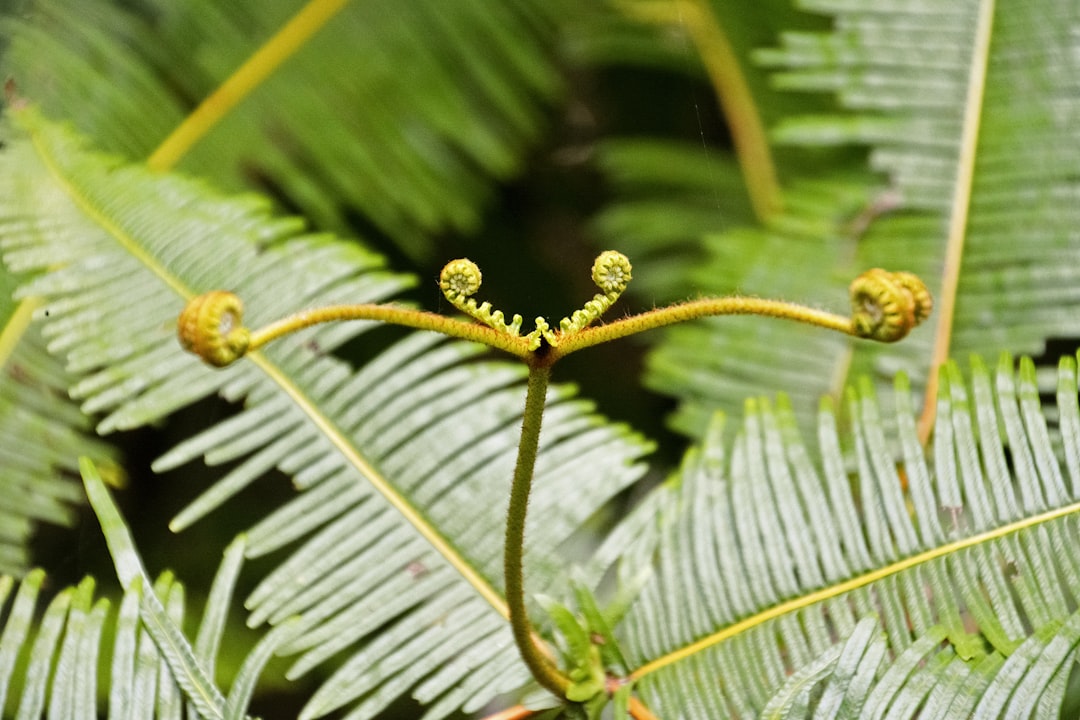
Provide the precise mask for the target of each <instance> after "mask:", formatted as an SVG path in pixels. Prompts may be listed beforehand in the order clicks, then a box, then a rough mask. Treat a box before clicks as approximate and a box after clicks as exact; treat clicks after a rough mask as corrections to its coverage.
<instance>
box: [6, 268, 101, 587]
mask: <svg viewBox="0 0 1080 720" xmlns="http://www.w3.org/2000/svg"><path fill="white" fill-rule="evenodd" d="M16 282H17V281H16V278H15V276H13V275H12V274H10V273H8V272H7V270H5V269H4V268H3V267H0V292H2V293H3V297H0V311H2V312H0V438H3V442H2V443H0V573H3V574H8V575H15V576H19V575H22V574H23V573H25V572H26V571H27V570H29V565H30V558H29V556H28V553H29V541H30V539H31V536H32V533H33V531H34V528H35V527H36V525H37V523H40V522H47V523H54V524H58V525H70V524H71V522H72V521H73V519H74V515H73V509H74V507H75V506H76V505H78V504H79V503H81V502H82V500H83V493H82V491H81V489H80V488H79V486H78V483H76V482H74V478H75V473H76V472H77V462H76V460H77V458H78V457H79V456H80V455H93V456H95V457H97V458H101V459H105V458H108V457H109V456H110V455H111V453H110V452H109V450H108V449H107V446H106V445H105V444H104V443H102V442H100V441H98V440H96V439H95V438H94V436H93V435H92V433H91V432H90V426H91V422H90V420H89V418H87V417H86V416H85V415H83V414H82V413H80V412H79V410H78V408H77V407H76V406H75V405H74V404H73V403H72V402H71V401H70V400H69V399H68V398H67V388H68V386H69V385H70V384H71V382H72V377H71V376H70V375H69V374H67V373H66V372H65V371H64V368H63V364H62V363H61V362H60V361H59V360H57V359H56V358H54V357H53V356H51V355H50V354H49V353H48V352H46V350H45V344H44V342H43V340H42V339H41V335H40V329H39V328H36V327H34V326H30V327H29V328H27V327H26V323H25V322H24V321H26V320H29V318H28V313H29V309H30V308H29V307H23V306H22V305H21V304H20V303H16V302H15V301H14V300H13V299H11V292H12V290H13V289H14V286H15V283H16Z"/></svg>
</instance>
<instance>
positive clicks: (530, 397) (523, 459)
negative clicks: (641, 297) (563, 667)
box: [503, 363, 570, 698]
mask: <svg viewBox="0 0 1080 720" xmlns="http://www.w3.org/2000/svg"><path fill="white" fill-rule="evenodd" d="M550 378H551V367H550V366H548V365H546V364H536V363H530V364H529V387H528V392H527V394H526V396H525V417H524V419H523V420H522V423H521V442H520V444H519V445H518V456H517V464H516V465H515V466H514V481H513V484H512V486H511V488H510V507H509V508H508V509H507V512H506V546H505V549H504V555H503V573H504V575H505V583H506V603H507V605H508V607H509V609H510V626H511V627H512V628H513V631H514V641H515V642H516V643H517V646H518V651H519V652H520V653H521V658H522V660H524V661H525V665H526V666H527V667H528V668H529V672H531V673H532V675H533V677H534V678H536V681H537V682H539V683H540V684H541V685H543V686H544V687H545V688H547V689H548V690H550V691H551V692H553V693H555V694H556V695H557V696H558V697H560V698H565V697H566V689H567V688H568V687H569V685H570V679H569V678H568V677H567V676H566V675H564V674H563V673H562V672H561V671H560V670H559V669H558V668H557V667H556V666H555V664H554V663H553V662H552V661H551V659H550V658H549V657H548V655H547V654H546V653H545V651H544V650H543V649H542V648H541V646H540V644H539V643H538V641H537V638H536V635H535V633H534V632H533V627H532V624H531V623H530V622H529V614H528V611H527V609H526V607H525V574H524V566H523V562H522V559H523V554H524V549H525V514H526V512H527V510H528V505H529V492H530V490H531V489H532V479H533V471H534V469H535V468H536V453H537V449H538V448H539V446H540V424H541V421H542V420H543V416H544V401H545V399H546V397H547V387H548V381H549V380H550Z"/></svg>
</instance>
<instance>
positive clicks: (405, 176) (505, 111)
mask: <svg viewBox="0 0 1080 720" xmlns="http://www.w3.org/2000/svg"><path fill="white" fill-rule="evenodd" d="M28 5H29V6H30V7H29V9H28V10H27V11H26V12H24V13H23V14H21V15H20V16H18V17H8V18H0V33H2V34H4V35H8V36H9V37H10V45H9V48H8V51H7V52H6V54H5V57H4V58H3V61H2V64H0V68H2V72H3V75H4V77H12V78H14V80H15V82H16V83H17V87H18V92H19V93H20V94H21V95H23V96H25V97H28V98H30V99H32V100H34V101H37V102H40V103H42V104H43V106H44V107H45V108H46V110H47V111H49V113H50V114H52V115H54V116H56V117H65V118H71V119H72V120H73V121H74V122H76V123H77V124H78V126H79V128H80V129H81V130H82V131H83V132H85V133H87V134H89V135H91V136H92V137H93V138H94V139H95V140H96V141H97V142H98V143H99V145H100V146H101V147H103V148H105V149H108V150H111V151H119V152H123V153H124V154H125V155H126V156H127V157H129V158H132V159H138V158H142V157H145V156H147V155H149V154H150V152H151V151H152V150H153V149H154V148H155V147H156V145H157V144H158V143H160V142H161V141H162V140H164V139H165V137H166V135H167V134H168V133H169V132H171V131H172V130H173V129H174V128H175V127H176V125H177V124H178V123H179V121H180V120H182V119H183V116H184V115H185V114H186V113H187V112H188V111H189V109H190V104H191V103H192V102H193V101H199V100H202V99H203V98H205V97H206V96H207V95H209V94H210V92H211V91H212V90H214V88H216V87H217V86H218V85H219V84H220V83H221V82H222V81H224V80H225V79H226V78H227V77H228V76H229V75H231V74H232V73H233V72H234V71H235V70H236V69H237V68H238V67H239V66H240V64H241V63H243V62H244V61H245V60H246V59H247V58H248V57H249V56H250V55H251V54H252V53H253V52H254V51H255V50H256V49H257V48H258V46H259V45H260V44H261V43H262V42H264V41H265V40H266V39H267V38H269V37H270V36H271V35H272V34H273V33H274V32H275V31H276V30H278V29H279V28H280V26H281V25H282V24H283V23H284V22H285V21H286V20H288V18H289V17H290V16H291V14H293V13H295V12H296V11H297V10H298V9H299V7H300V5H301V4H298V3H296V2H294V1H293V0H259V2H243V3H237V2H230V3H227V4H224V5H223V4H221V3H219V2H216V1H215V0H196V1H194V2H184V3H175V2H171V1H169V0H160V1H156V0H155V1H151V2H148V3H144V4H143V6H144V12H145V13H146V14H144V15H135V14H132V13H130V12H129V11H127V10H124V9H123V8H122V7H121V6H118V5H117V4H115V3H105V2H101V0H86V1H85V2H79V3H78V5H77V6H76V5H71V4H70V3H64V2H58V1H56V0H35V2H32V3H28ZM557 5H558V3H548V2H536V1H535V0H514V1H513V2H504V3H497V4H495V5H492V4H491V3H488V2H485V1H484V0H452V1H445V0H422V1H420V2H409V3H404V4H402V3H399V2H396V0H376V1H375V2H371V1H367V2H354V3H348V4H347V5H346V7H345V8H344V9H343V10H342V11H341V12H340V13H339V14H337V15H336V16H335V17H334V18H333V19H332V21H331V22H330V23H329V25H328V26H327V27H325V28H323V29H322V30H320V31H319V32H318V33H317V34H316V35H315V36H314V38H313V39H312V40H311V41H309V42H308V43H307V44H306V45H305V46H304V47H303V48H301V50H300V51H299V53H298V54H297V55H295V56H294V57H290V58H289V59H288V60H287V61H286V63H285V64H284V65H283V66H282V67H281V68H279V69H278V70H277V71H276V72H275V73H274V74H273V75H271V77H270V78H269V79H268V80H267V81H266V82H265V83H263V84H262V85H261V86H260V87H258V88H256V90H255V92H254V93H253V94H252V95H251V96H250V97H249V98H247V99H245V100H244V101H243V102H242V103H241V104H240V105H239V106H238V107H236V108H235V109H233V110H232V111H231V112H230V113H229V115H228V116H227V117H226V118H225V121H224V122H223V123H222V124H221V125H220V126H218V127H216V128H214V129H213V130H212V131H211V133H210V135H209V136H207V137H206V138H204V139H203V140H202V141H201V142H200V143H199V144H198V145H196V146H195V147H194V148H193V149H192V151H191V152H190V153H189V154H188V155H186V156H185V157H184V158H183V160H182V167H184V168H185V169H187V170H189V171H192V172H197V173H198V174H200V175H201V176H203V177H207V178H212V179H214V180H216V181H217V182H218V183H219V184H223V185H228V186H229V187H232V188H250V187H252V184H253V182H254V183H255V184H256V185H258V186H260V187H266V186H269V187H270V188H272V189H274V190H275V192H278V193H281V194H282V195H283V196H284V197H286V198H287V199H288V201H289V202H290V203H292V204H293V205H294V206H295V207H298V208H300V209H301V210H302V211H303V213H304V215H305V216H306V217H308V218H309V219H311V220H312V221H314V222H317V223H318V224H319V225H321V226H322V227H325V228H333V229H339V228H342V227H345V225H346V217H345V213H346V210H347V209H349V208H357V209H359V211H360V212H361V213H363V214H364V215H365V216H366V217H367V219H368V220H369V221H370V222H371V223H372V224H373V225H374V226H376V227H377V228H378V229H379V230H380V231H382V232H383V233H386V234H387V235H389V236H390V237H391V238H393V239H394V240H395V241H396V242H397V243H399V245H400V246H401V247H402V248H403V249H405V250H406V251H407V252H410V253H413V254H417V255H423V254H425V253H427V252H428V251H429V239H428V238H429V237H430V235H431V234H432V233H436V232H440V231H446V230H454V231H458V232H471V231H473V230H475V229H476V226H477V225H478V223H479V212H480V208H481V207H482V204H483V201H484V200H486V198H487V197H488V195H489V193H490V182H491V180H492V179H493V178H497V179H505V178H507V177H509V176H511V175H512V174H513V173H515V172H517V171H518V170H519V169H520V165H521V162H522V155H523V154H524V152H525V151H526V150H527V149H528V148H529V146H530V145H531V144H532V142H533V141H534V140H535V138H536V136H537V135H538V133H539V130H540V129H541V128H542V127H543V125H544V122H545V121H544V116H543V105H544V103H546V102H547V101H550V100H551V99H553V98H554V96H555V95H557V94H558V92H559V86H560V82H559V79H558V76H557V74H556V72H555V69H554V67H553V62H552V60H551V58H550V57H549V53H550V49H549V48H550V45H551V43H552V32H553V16H554V14H555V13H557V7H555V6H557ZM150 17H152V18H153V19H152V20H150V19H148V18H150ZM330 79H333V82H327V81H328V80H330ZM88 96H92V97H93V98H94V101H93V102H92V103H88V102H87V97H88Z"/></svg>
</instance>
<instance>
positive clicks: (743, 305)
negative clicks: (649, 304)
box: [545, 297, 855, 364]
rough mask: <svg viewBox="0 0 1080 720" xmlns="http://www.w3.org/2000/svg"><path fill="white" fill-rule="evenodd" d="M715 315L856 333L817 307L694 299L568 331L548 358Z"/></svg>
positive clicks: (846, 320)
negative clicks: (760, 317)
mask: <svg viewBox="0 0 1080 720" xmlns="http://www.w3.org/2000/svg"><path fill="white" fill-rule="evenodd" d="M713 315H764V316H766V317H776V318H785V319H788V320H795V321H797V322H803V323H807V324H809V325H816V326H818V327H823V328H827V329H829V330H836V331H837V332H842V333H845V334H847V335H854V334H855V330H854V326H853V325H852V322H851V318H848V317H844V316H843V315H837V314H835V313H831V312H826V311H824V310H815V309H814V308H809V307H805V306H803V305H796V304H795V303H789V302H783V301H781V300H762V299H761V298H750V297H722V298H706V299H703V300H691V301H689V302H685V303H679V304H678V305H671V306H669V307H665V308H659V309H657V310H650V311H648V312H643V313H640V314H638V315H632V316H631V317H627V318H622V319H620V320H615V321H613V322H610V323H608V324H606V325H597V326H594V327H589V328H585V329H584V330H581V331H580V332H576V333H571V334H567V335H566V336H564V337H560V338H559V342H558V345H557V346H556V347H554V348H553V349H552V350H551V353H550V355H549V357H547V358H545V362H547V363H548V364H551V363H554V362H555V361H556V360H558V359H559V358H561V357H564V356H566V355H569V354H570V353H572V352H575V351H577V350H582V349H584V348H587V347H592V346H593V345H600V344H601V343H606V342H610V341H612V340H617V339H619V338H623V337H627V336H629V335H636V334H638V333H640V332H645V331H647V330H653V329H655V328H661V327H665V326H667V325H674V324H676V323H681V322H686V321H687V320H694V319H696V318H702V317H710V316H713Z"/></svg>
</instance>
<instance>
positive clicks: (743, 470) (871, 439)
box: [619, 357, 1080, 718]
mask: <svg viewBox="0 0 1080 720" xmlns="http://www.w3.org/2000/svg"><path fill="white" fill-rule="evenodd" d="M1059 391H1060V393H1061V395H1062V396H1063V397H1065V398H1072V401H1071V402H1067V403H1065V404H1063V405H1062V406H1061V407H1060V408H1059V412H1060V415H1061V418H1062V425H1063V426H1065V427H1070V428H1075V422H1076V420H1077V418H1078V415H1077V410H1076V403H1075V397H1076V394H1077V372H1076V362H1075V361H1074V360H1072V359H1070V358H1065V359H1064V360H1063V361H1062V365H1061V369H1060V373H1059ZM894 397H895V398H896V399H897V410H896V416H897V417H896V423H895V426H896V428H897V430H896V435H895V436H894V437H891V438H890V437H888V436H887V435H886V434H885V432H884V431H883V427H885V425H886V423H885V421H884V419H883V418H882V417H881V416H880V414H879V405H878V401H877V400H876V398H875V396H874V393H873V392H872V390H871V387H870V385H869V383H863V384H862V385H861V387H860V390H859V392H858V393H852V394H851V395H850V405H851V407H850V414H851V416H852V417H853V418H854V423H853V428H852V434H851V437H850V438H848V439H847V441H845V442H841V439H840V437H839V435H838V433H837V430H836V425H835V419H834V416H833V412H832V410H831V409H830V408H829V407H828V405H827V404H826V406H825V407H824V409H823V410H822V413H821V416H820V430H819V438H818V447H817V454H818V455H820V457H821V461H820V463H815V462H814V461H812V460H811V451H810V450H809V449H808V448H807V447H806V446H805V445H804V443H803V441H802V438H801V437H800V434H799V432H798V430H797V428H796V423H795V420H794V416H793V414H792V411H791V409H790V406H789V405H788V404H787V403H786V402H783V403H781V404H780V405H779V406H778V407H777V408H773V407H772V406H771V405H770V404H767V403H764V402H750V403H748V404H747V408H746V415H745V419H744V421H743V424H742V427H741V429H740V431H739V432H738V433H737V436H736V438H735V440H734V442H733V444H729V443H728V442H726V441H725V440H724V438H723V433H722V428H721V425H720V424H719V423H717V424H714V426H713V428H712V431H711V433H710V435H709V437H708V439H707V440H706V441H705V444H704V445H703V447H701V448H699V449H696V450H694V451H692V452H691V453H690V454H689V455H688V456H687V458H686V460H685V462H684V464H683V467H682V469H681V471H680V473H679V475H678V476H677V477H676V478H674V479H673V481H672V482H670V483H668V484H667V485H666V486H664V487H663V488H661V489H659V490H658V493H659V494H660V496H662V497H663V499H661V500H659V501H658V500H653V501H651V503H652V504H651V507H652V509H653V511H654V512H656V511H657V510H658V511H659V515H658V518H659V519H658V520H656V521H654V522H653V523H651V524H646V525H641V524H637V523H636V522H635V527H636V528H637V529H636V531H635V533H634V535H633V539H632V540H631V541H630V545H631V547H629V548H628V557H629V558H633V560H634V561H635V562H640V561H641V560H642V559H646V561H648V562H649V564H650V565H651V566H652V568H653V576H652V579H651V580H650V581H649V583H648V584H647V585H646V586H645V587H644V589H643V590H642V592H641V595H640V597H639V599H638V601H637V603H636V604H635V605H634V606H633V607H632V608H631V609H630V612H629V613H628V614H627V616H626V619H625V620H624V621H623V624H622V626H621V627H620V629H619V630H620V632H619V635H620V637H621V641H620V647H621V649H622V650H623V652H624V653H625V654H626V655H627V659H628V662H629V664H630V666H631V667H632V668H635V669H633V670H632V671H631V672H630V673H629V678H630V679H632V680H635V681H636V685H635V687H636V688H637V689H638V691H639V692H641V693H642V694H643V696H644V698H645V699H646V702H647V704H648V705H649V707H650V708H651V709H652V711H654V712H655V713H656V714H657V715H659V716H661V717H672V718H694V717H701V718H706V717H708V718H716V717H727V716H732V717H737V716H741V715H747V714H749V715H753V714H757V713H761V714H762V716H768V717H837V716H846V717H879V716H881V717H883V716H884V713H885V711H886V710H888V712H889V713H899V716H903V717H910V716H914V713H915V712H916V710H918V711H919V713H920V714H919V717H923V716H929V717H935V716H941V717H957V716H964V717H967V716H972V717H998V716H1008V717H1019V716H1024V717H1027V716H1029V715H1030V714H1031V713H1032V712H1034V710H1035V709H1036V708H1038V709H1039V711H1040V712H1042V713H1051V714H1053V715H1056V714H1057V713H1059V712H1060V708H1061V704H1062V701H1063V698H1064V693H1065V683H1066V680H1067V678H1068V675H1069V672H1070V668H1071V667H1072V664H1073V663H1074V662H1075V660H1076V658H1077V647H1078V636H1077V627H1078V622H1080V621H1078V620H1077V618H1078V617H1080V616H1078V615H1077V613H1076V610H1075V608H1076V601H1077V598H1078V597H1080V566H1078V565H1077V564H1076V562H1075V561H1074V557H1073V553H1071V552H1068V551H1067V550H1060V551H1059V550H1055V548H1067V547H1070V546H1071V544H1072V538H1073V536H1074V534H1075V532H1076V513H1077V511H1078V509H1080V476H1077V475H1075V474H1072V473H1070V471H1069V468H1068V464H1067V463H1064V464H1063V463H1061V462H1060V461H1059V460H1058V459H1057V457H1056V455H1055V453H1054V450H1053V448H1052V446H1051V444H1050V442H1049V439H1048V438H1049V434H1048V429H1047V425H1046V421H1045V419H1044V417H1043V414H1042V413H1041V411H1040V407H1039V400H1038V388H1037V383H1036V378H1035V371H1034V366H1033V365H1032V364H1031V363H1030V361H1027V360H1023V361H1021V363H1020V369H1019V372H1018V373H1015V372H1014V370H1013V366H1012V363H1011V361H1010V359H1009V358H1008V357H1004V358H1003V359H1002V363H1001V365H1000V366H999V368H998V369H997V371H996V372H995V373H993V374H991V373H990V372H989V371H988V370H987V369H986V368H985V367H984V366H982V364H981V363H978V362H976V363H975V364H974V365H973V371H972V382H971V385H970V387H968V386H965V383H964V382H963V379H962V378H961V377H960V373H959V371H958V370H957V368H956V367H955V366H950V367H949V368H948V371H947V372H946V373H945V374H944V375H943V380H942V385H941V391H940V396H939V401H938V422H937V428H936V431H935V435H934V447H933V449H932V451H929V452H925V453H924V451H923V450H922V448H921V447H920V445H919V442H918V439H917V437H916V430H915V422H914V415H913V412H912V401H911V389H910V387H909V385H908V384H907V382H906V380H904V379H903V377H902V376H901V378H900V381H899V383H898V387H897V391H896V393H895V395H894ZM1062 442H1063V445H1064V447H1065V448H1067V450H1066V451H1065V452H1066V453H1074V452H1075V451H1076V448H1077V447H1080V436H1078V435H1077V434H1076V433H1075V432H1071V431H1070V432H1068V433H1067V434H1065V435H1063V437H1062ZM841 447H845V448H849V451H848V452H844V451H842V450H841ZM1006 452H1008V453H1009V455H1010V456H1011V461H1012V462H1011V467H1007V466H1006V464H1005V463H1004V455H1005V453H1006ZM897 459H899V462H900V465H899V466H898V465H897V462H898V460H897ZM901 473H902V476H903V477H904V478H906V481H907V483H908V490H907V493H904V492H903V491H902V486H901ZM631 571H632V572H635V573H639V572H640V567H637V568H634V567H631V568H628V569H624V570H622V571H621V573H622V574H626V573H628V572H631ZM702 678H708V680H705V681H704V682H703V681H702ZM961 705H962V706H963V708H964V709H963V711H962V712H961V711H960V710H958V708H960V707H961ZM721 708H725V709H726V710H724V711H720V710H719V709H721ZM949 713H951V714H949Z"/></svg>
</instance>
